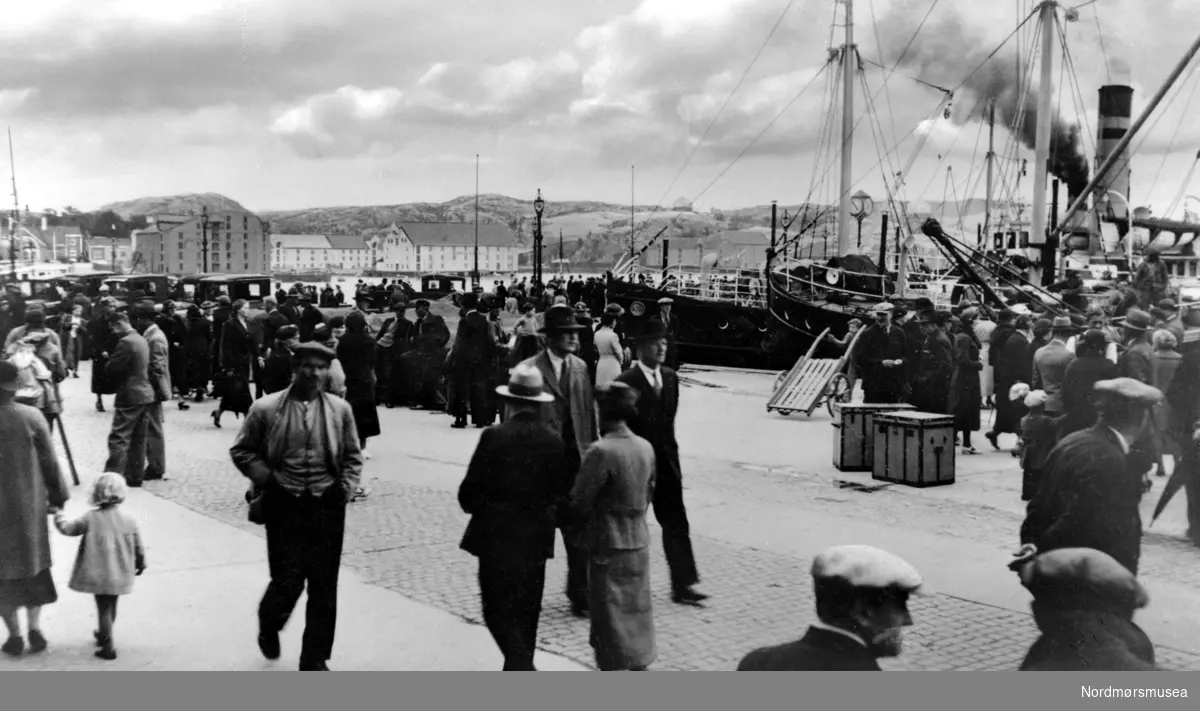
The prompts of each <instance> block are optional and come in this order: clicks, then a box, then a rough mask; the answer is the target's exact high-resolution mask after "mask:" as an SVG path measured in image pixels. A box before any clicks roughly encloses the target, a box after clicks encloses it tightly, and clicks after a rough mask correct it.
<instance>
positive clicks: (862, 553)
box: [812, 545, 931, 596]
mask: <svg viewBox="0 0 1200 711" xmlns="http://www.w3.org/2000/svg"><path fill="white" fill-rule="evenodd" d="M812 576H813V578H814V579H822V578H841V579H842V580H845V581H846V582H848V583H850V584H851V585H853V586H854V587H858V588H879V589H884V588H892V587H896V588H901V589H903V590H906V591H908V592H909V593H911V594H914V595H921V596H926V595H930V594H931V591H930V590H929V588H928V586H926V585H925V584H924V582H923V581H922V580H921V574H920V573H918V572H917V569H916V568H914V567H912V566H911V565H910V564H909V563H908V561H906V560H904V559H903V558H901V557H899V556H896V555H893V554H891V553H888V552H887V551H885V550H882V549H880V548H875V547H873V546H858V545H852V546H834V547H833V548H830V549H829V550H827V551H825V552H824V553H822V554H821V555H819V556H817V557H816V558H814V559H813V565H812Z"/></svg>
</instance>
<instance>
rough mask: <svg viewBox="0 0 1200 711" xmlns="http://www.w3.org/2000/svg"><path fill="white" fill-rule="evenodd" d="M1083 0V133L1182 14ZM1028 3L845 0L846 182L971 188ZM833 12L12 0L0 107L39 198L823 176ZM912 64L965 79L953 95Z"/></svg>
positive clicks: (1171, 185) (1182, 125)
mask: <svg viewBox="0 0 1200 711" xmlns="http://www.w3.org/2000/svg"><path fill="white" fill-rule="evenodd" d="M1079 4H1084V5H1085V6H1084V7H1082V8H1080V9H1079V10H1078V13H1077V14H1078V21H1075V22H1066V21H1064V22H1063V25H1062V26H1063V28H1064V34H1065V39H1066V46H1067V48H1068V52H1069V56H1070V61H1069V63H1068V64H1069V65H1070V69H1072V70H1073V71H1063V69H1062V67H1063V65H1064V61H1063V59H1062V57H1063V55H1062V53H1061V52H1060V53H1058V56H1057V57H1056V59H1055V62H1054V69H1053V75H1054V79H1053V84H1054V86H1055V91H1054V96H1055V103H1056V105H1058V106H1059V107H1060V112H1061V114H1062V115H1063V117H1064V119H1065V120H1066V121H1067V122H1068V123H1075V122H1079V121H1081V120H1082V123H1081V125H1080V128H1079V135H1080V137H1081V139H1082V142H1083V143H1084V144H1085V145H1086V150H1087V154H1088V156H1089V160H1090V157H1091V156H1092V155H1093V151H1094V141H1095V136H1096V132H1097V131H1096V103H1097V102H1096V96H1097V89H1098V88H1099V87H1100V86H1101V85H1103V84H1105V83H1107V82H1109V81H1115V80H1114V79H1113V75H1114V73H1116V74H1117V76H1118V77H1119V76H1120V75H1122V74H1123V70H1122V69H1121V67H1122V66H1127V67H1128V68H1129V75H1130V78H1131V81H1130V83H1131V85H1132V86H1133V87H1134V90H1135V103H1134V112H1135V115H1136V114H1137V113H1138V112H1140V111H1141V109H1142V108H1143V107H1144V106H1145V103H1146V101H1147V100H1148V99H1149V98H1150V97H1151V96H1152V95H1153V93H1154V92H1155V91H1156V90H1157V88H1158V87H1159V86H1160V84H1161V83H1162V82H1163V81H1164V79H1165V78H1166V76H1167V74H1168V72H1170V70H1171V69H1172V68H1173V67H1174V66H1175V64H1176V63H1177V62H1178V61H1179V59H1180V58H1181V57H1182V56H1183V55H1184V53H1185V51H1186V50H1187V49H1188V47H1189V44H1190V43H1191V41H1192V40H1193V39H1194V38H1193V37H1189V36H1187V35H1186V33H1182V32H1174V31H1173V29H1172V28H1176V27H1191V28H1194V27H1198V26H1200V2H1195V0H1097V1H1096V2H1093V3H1090V4H1089V3H1086V2H1085V0H1067V1H1066V2H1064V3H1063V5H1064V7H1069V6H1072V5H1079ZM1032 5H1033V3H1032V0H987V1H986V2H985V1H984V0H856V2H855V3H854V6H855V8H854V16H855V40H856V44H857V47H858V51H859V53H860V55H861V56H862V58H863V60H864V64H863V67H864V75H863V80H865V82H866V84H867V88H866V89H865V90H863V89H862V87H859V89H860V90H859V91H858V92H856V100H855V116H856V118H858V119H859V122H858V129H857V130H856V133H855V142H854V146H855V150H854V156H853V160H852V166H853V170H852V174H853V177H854V181H855V183H854V185H855V188H854V189H856V190H858V189H862V190H865V191H866V192H868V193H870V194H872V195H874V196H882V195H885V194H886V191H885V189H884V175H885V174H887V175H894V174H895V173H896V172H897V171H905V169H906V167H907V171H906V172H905V173H904V175H905V179H904V186H903V188H902V193H903V197H905V198H907V199H910V200H928V201H939V200H942V199H943V198H947V199H955V198H957V199H963V198H965V197H967V196H970V195H974V196H982V195H983V194H984V181H983V180H982V179H981V176H982V165H983V155H984V151H986V144H987V131H986V129H985V128H984V126H983V124H981V123H980V121H979V114H980V113H981V112H980V111H979V110H978V107H979V106H981V105H983V104H982V101H981V98H980V96H979V95H978V94H975V93H973V92H972V90H971V86H972V85H973V84H974V85H978V84H979V82H978V81H972V80H973V79H978V77H980V76H983V75H982V74H979V73H978V71H973V70H976V68H977V67H979V66H981V65H983V64H984V62H983V60H984V59H985V58H986V56H987V55H988V53H990V52H992V50H993V49H996V48H997V47H1000V49H999V51H998V52H997V54H996V59H994V60H992V61H991V63H989V64H987V65H986V66H987V67H988V68H987V69H986V70H979V71H984V72H985V73H986V72H998V73H1000V74H1003V73H1007V72H1008V71H1009V70H1008V69H1007V68H1008V67H1011V68H1012V73H1014V74H1015V72H1016V67H1017V66H1018V60H1017V57H1018V56H1028V55H1029V49H1030V46H1031V45H1030V43H1031V40H1032V39H1033V37H1032V33H1033V30H1032V29H1031V28H1032V26H1033V25H1032V23H1031V24H1029V25H1026V29H1025V30H1023V31H1022V32H1021V33H1018V34H1017V36H1016V37H1015V38H1014V39H1010V40H1009V41H1008V42H1007V43H1006V44H1004V45H1003V46H1002V47H1001V43H1002V42H1003V41H1004V40H1005V38H1006V37H1007V36H1009V35H1010V34H1011V33H1013V31H1014V29H1015V28H1016V26H1017V24H1018V22H1019V21H1020V20H1021V19H1023V18H1024V17H1025V15H1027V14H1028V12H1029V11H1030V10H1031V9H1032ZM931 7H932V10H931ZM843 13H844V10H843V8H842V6H841V4H840V3H836V2H834V1H833V0H792V2H790V3H789V1H788V0H588V1H587V2H564V1H563V0H488V1H485V0H436V1H434V0H339V1H338V2H336V3H334V2H328V1H327V0H188V2H162V1H161V0H158V1H156V2H150V1H149V0H39V1H38V2H36V3H32V2H30V3H14V4H12V7H9V8H7V9H6V11H5V22H4V23H3V24H2V25H0V120H2V121H3V122H4V123H5V124H7V125H8V126H9V127H10V128H11V130H12V138H13V149H14V155H15V164H16V176H17V189H18V195H19V200H20V203H21V204H22V205H26V204H27V205H29V207H30V208H31V209H32V210H35V211H36V210H40V209H43V208H47V207H50V208H56V209H61V208H63V207H65V206H68V205H70V206H74V207H76V208H79V209H84V210H87V209H95V208H96V207H99V206H100V205H102V204H105V203H108V202H111V201H118V200H125V199H132V198H136V197H142V196H150V195H171V194H179V193H191V192H217V193H222V194H224V195H226V196H229V197H231V198H233V199H235V200H238V201H239V202H241V203H242V204H243V205H245V206H246V207H248V208H250V209H252V210H269V209H296V208H304V207H320V206H334V205H373V204H397V203H406V202H418V201H437V202H440V201H443V200H449V199H452V198H454V197H457V196H461V195H469V194H472V193H473V192H474V191H475V187H476V155H478V156H480V158H479V189H480V191H481V192H485V193H502V194H506V195H510V196H514V197H528V198H530V199H532V197H533V196H534V194H535V193H536V191H537V190H538V189H541V190H542V193H543V195H544V197H545V199H546V200H547V201H549V202H553V201H555V200H601V201H608V202H614V203H619V204H628V202H629V201H630V199H631V196H632V197H633V198H635V199H636V201H637V203H638V204H640V205H654V204H658V203H660V202H661V203H663V204H664V205H665V206H669V205H670V204H672V203H673V202H674V201H675V200H676V199H678V198H681V197H683V198H686V199H688V200H694V201H696V205H697V207H698V208H700V209H706V208H708V207H722V208H730V207H741V206H750V205H761V204H766V203H769V202H770V201H771V200H778V201H780V202H781V203H784V204H787V203H796V202H800V201H802V200H804V199H806V198H808V197H812V198H813V199H829V198H830V197H831V196H834V195H836V193H837V190H836V184H832V183H831V181H830V180H829V178H831V177H833V176H836V175H837V167H836V164H833V163H831V162H830V159H829V156H830V150H831V149H832V150H833V152H834V153H836V151H837V149H838V146H839V141H838V139H837V135H838V134H837V133H836V129H837V126H833V128H834V129H835V132H834V133H832V134H830V133H828V132H827V131H828V126H827V119H828V118H830V117H831V116H832V117H833V118H836V115H835V114H834V115H831V114H830V113H829V111H830V107H831V105H833V104H835V103H837V102H832V101H831V98H832V96H833V94H832V90H833V89H834V86H833V85H832V84H831V83H830V82H829V79H830V78H831V76H832V75H833V73H834V72H833V71H832V70H831V68H829V67H826V66H825V65H826V62H827V60H828V58H829V52H828V48H829V47H830V46H839V45H841V43H842V42H843V41H844V40H843V35H842V33H843V32H844V30H843V29H842V28H841V27H837V28H834V27H833V26H832V25H833V24H835V23H836V24H837V25H842V24H844V23H843V19H842V18H843V16H844V15H843ZM1064 14H1065V13H1063V12H1060V13H1059V16H1060V17H1062V16H1063V15H1064ZM925 18H927V19H925ZM923 19H925V21H924V22H922V20H923ZM773 28H774V29H773ZM918 28H919V31H918ZM768 36H770V40H769V41H767V42H766V44H765V45H764V41H766V40H767V38H768ZM831 37H832V44H831ZM914 37H915V39H914ZM764 46H765V48H764ZM760 50H761V52H760ZM898 60H899V61H898ZM897 61H898V63H897ZM876 64H880V65H883V67H886V69H885V68H880V67H877V66H876ZM1197 66H1200V59H1196V60H1193V62H1192V64H1191V65H1189V68H1188V69H1187V70H1186V71H1185V73H1184V74H1183V76H1182V77H1181V78H1180V80H1179V82H1178V83H1177V86H1176V89H1175V90H1174V91H1173V92H1172V93H1171V94H1168V96H1167V100H1166V102H1164V104H1165V103H1167V102H1170V105H1169V106H1168V107H1166V108H1165V110H1164V109H1160V111H1159V113H1158V115H1157V116H1159V118H1158V119H1157V120H1156V121H1155V120H1152V121H1151V122H1150V123H1148V124H1147V127H1146V129H1145V130H1144V132H1143V134H1142V135H1140V136H1139V137H1138V139H1137V141H1135V144H1134V145H1135V147H1136V148H1137V152H1136V155H1135V157H1134V161H1133V182H1132V186H1133V187H1132V196H1133V202H1134V203H1135V205H1150V206H1152V207H1153V208H1155V213H1156V214H1161V213H1162V212H1164V211H1165V210H1166V208H1167V206H1168V205H1169V204H1170V203H1171V202H1172V199H1173V198H1174V197H1175V195H1176V194H1177V193H1179V192H1180V190H1181V186H1183V184H1184V182H1185V178H1187V177H1188V174H1189V170H1190V169H1191V167H1192V166H1193V163H1194V160H1195V158H1196V152H1197V150H1198V149H1200V121H1186V120H1184V117H1185V116H1193V115H1195V114H1196V113H1197V112H1200V100H1196V101H1191V99H1192V97H1193V90H1194V88H1195V87H1196V86H1197V85H1198V84H1200V70H1197V71H1193V69H1194V68H1195V67H1197ZM748 67H749V71H748V72H747V68H748ZM997 67H998V68H997ZM743 76H744V79H743ZM917 80H923V81H924V82H925V83H920V82H919V81H917ZM964 80H967V81H966V85H965V86H963V87H959V85H960V84H963V83H964ZM739 81H740V84H739ZM860 81H862V80H860ZM929 84H932V85H935V86H938V87H942V88H945V89H955V88H958V90H957V91H955V93H954V97H953V100H952V101H951V103H950V106H949V118H945V117H944V116H945V114H944V113H943V111H942V109H943V108H945V107H944V104H943V103H942V102H943V99H944V98H945V95H944V94H943V93H942V92H941V91H939V90H938V89H936V88H933V87H931V86H929ZM735 87H736V91H734V89H735ZM802 90H803V91H802ZM870 97H873V98H870ZM1011 143H1012V139H1011V137H1010V136H1009V134H1008V133H1007V131H1005V130H1004V129H1003V127H998V128H997V130H996V136H995V144H996V151H997V154H998V155H1000V156H1002V157H1005V158H1007V157H1011V156H1014V155H1016V154H1014V153H1013V152H1012V151H1011V150H1010V149H1009V148H1008V146H1009V145H1010V144H1011ZM918 148H919V149H920V150H917V149H918ZM1020 157H1022V158H1027V159H1029V160H1030V161H1031V162H1032V158H1033V153H1032V151H1031V150H1025V151H1024V152H1023V153H1021V154H1020ZM7 162H8V161H7V160H2V159H0V164H4V168H5V169H7V168H8V166H7V165H6V164H7ZM1000 164H1001V165H1000V166H999V167H998V168H997V173H998V174H1001V177H998V179H997V182H998V184H1003V186H1004V187H1002V188H1000V189H998V193H1006V194H1018V193H1020V192H1021V191H1022V190H1023V191H1024V195H1025V198H1026V199H1028V193H1029V187H1030V186H1031V184H1032V181H1031V179H1030V178H1025V179H1024V181H1023V183H1022V185H1021V186H1020V189H1019V190H1018V189H1017V188H1016V186H1015V183H1014V173H1015V170H1014V167H1013V166H1016V165H1017V163H1016V162H1013V161H1009V160H1001V161H1000ZM631 166H634V168H633V169H632V170H631ZM1029 175H1030V176H1032V172H1030V173H1029ZM5 177H7V176H5ZM1191 191H1195V192H1197V193H1200V186H1188V188H1187V189H1186V190H1184V191H1183V192H1184V193H1185V194H1188V193H1190V192H1191ZM6 192H7V191H6ZM879 199H881V198H879V197H877V200H879ZM10 201H11V197H10V198H8V201H3V200H0V203H4V204H7V202H10Z"/></svg>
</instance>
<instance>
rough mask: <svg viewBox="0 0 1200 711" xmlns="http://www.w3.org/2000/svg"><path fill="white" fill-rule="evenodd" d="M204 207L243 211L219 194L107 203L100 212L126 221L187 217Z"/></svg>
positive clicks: (234, 201)
mask: <svg viewBox="0 0 1200 711" xmlns="http://www.w3.org/2000/svg"><path fill="white" fill-rule="evenodd" d="M205 205H207V206H208V209H209V210H245V209H246V208H244V207H242V205H241V203H239V202H238V201H237V200H233V199H231V198H227V197H225V196H224V195H221V194H220V193H192V194H188V195H164V196H161V197H143V198H137V199H136V200H126V201H124V202H114V203H109V204H108V205H105V206H103V207H101V208H100V211H101V212H103V211H105V210H112V211H113V212H115V213H117V214H118V215H120V216H121V217H123V218H125V219H126V220H128V219H129V218H130V217H132V216H133V215H154V214H162V213H167V214H172V215H188V214H191V213H193V212H195V213H199V212H200V209H201V208H202V207H204V206H205Z"/></svg>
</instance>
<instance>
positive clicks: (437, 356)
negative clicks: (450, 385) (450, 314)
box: [406, 299, 450, 410]
mask: <svg viewBox="0 0 1200 711" xmlns="http://www.w3.org/2000/svg"><path fill="white" fill-rule="evenodd" d="M415 306H416V311H417V321H416V323H414V324H413V327H412V346H413V349H412V350H411V351H409V354H408V355H411V356H412V357H411V358H410V359H406V363H412V364H413V368H412V369H411V372H412V378H413V388H412V395H413V397H414V398H416V402H417V405H418V406H420V407H421V408H423V409H426V410H441V409H443V408H445V406H446V400H445V398H444V397H442V393H441V386H440V383H441V379H442V368H443V365H444V363H445V361H446V343H447V342H448V341H449V340H450V328H449V327H447V326H446V319H444V318H442V317H441V316H438V315H437V314H435V313H432V312H431V311H430V304H429V301H428V300H426V299H417V300H416V302H415Z"/></svg>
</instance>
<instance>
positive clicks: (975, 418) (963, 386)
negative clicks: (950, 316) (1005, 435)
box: [949, 308, 983, 454]
mask: <svg viewBox="0 0 1200 711" xmlns="http://www.w3.org/2000/svg"><path fill="white" fill-rule="evenodd" d="M977 315H978V311H976V310H975V309H974V308H968V309H965V310H964V311H963V312H962V315H960V316H959V317H958V322H957V324H956V326H955V330H954V376H953V378H952V379H951V381H950V403H949V406H950V412H951V413H952V414H953V415H954V429H955V431H956V432H961V433H962V453H963V454H978V453H979V451H978V450H977V449H975V447H974V446H972V444H971V433H972V432H978V431H979V410H980V407H981V406H982V398H981V395H980V380H979V373H980V371H981V370H983V361H981V360H980V358H979V353H980V350H981V346H980V343H979V338H978V337H976V336H975V318H976V316H977Z"/></svg>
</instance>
